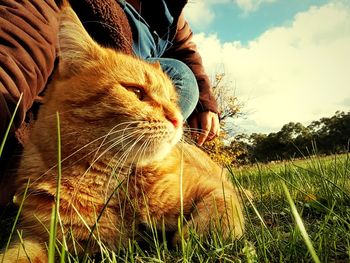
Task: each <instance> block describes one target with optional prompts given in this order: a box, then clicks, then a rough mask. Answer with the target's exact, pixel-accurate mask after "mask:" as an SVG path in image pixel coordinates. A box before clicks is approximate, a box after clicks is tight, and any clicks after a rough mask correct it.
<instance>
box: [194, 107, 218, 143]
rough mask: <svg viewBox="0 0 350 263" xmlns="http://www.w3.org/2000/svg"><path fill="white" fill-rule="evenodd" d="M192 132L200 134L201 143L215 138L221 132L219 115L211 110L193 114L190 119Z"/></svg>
mask: <svg viewBox="0 0 350 263" xmlns="http://www.w3.org/2000/svg"><path fill="white" fill-rule="evenodd" d="M188 125H189V126H190V128H191V131H192V134H198V141H197V143H198V144H199V145H202V144H203V143H204V142H205V141H210V140H212V139H214V138H215V137H216V136H218V135H219V133H220V124H219V116H218V115H217V113H214V112H211V111H205V112H198V113H194V114H192V116H191V117H190V118H189V120H188Z"/></svg>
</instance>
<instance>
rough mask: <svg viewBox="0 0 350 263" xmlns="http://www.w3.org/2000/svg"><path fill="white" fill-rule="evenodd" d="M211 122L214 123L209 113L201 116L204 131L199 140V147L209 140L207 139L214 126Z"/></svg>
mask: <svg viewBox="0 0 350 263" xmlns="http://www.w3.org/2000/svg"><path fill="white" fill-rule="evenodd" d="M211 122H212V118H211V117H210V114H209V112H203V114H201V119H200V123H201V128H202V130H201V133H200V134H199V138H198V144H199V145H202V144H203V143H204V142H205V141H206V140H207V137H208V134H209V132H210V129H211V125H212V123H211Z"/></svg>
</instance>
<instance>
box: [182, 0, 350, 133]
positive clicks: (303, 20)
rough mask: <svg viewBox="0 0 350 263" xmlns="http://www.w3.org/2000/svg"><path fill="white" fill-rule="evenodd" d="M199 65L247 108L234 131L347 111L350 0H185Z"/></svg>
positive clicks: (261, 130)
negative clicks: (217, 77)
mask: <svg viewBox="0 0 350 263" xmlns="http://www.w3.org/2000/svg"><path fill="white" fill-rule="evenodd" d="M185 16H186V19H187V20H188V22H189V23H190V25H191V28H192V30H193V32H194V37H193V41H194V42H195V43H196V44H197V47H198V50H199V52H200V54H201V56H202V59H203V63H204V67H205V69H206V71H207V73H208V75H209V76H210V77H211V79H214V77H215V75H216V74H221V73H224V74H225V77H224V81H225V83H224V84H225V85H226V86H227V87H228V89H229V92H232V94H233V95H235V96H237V98H238V100H239V101H240V103H242V104H243V105H244V106H243V108H242V112H243V115H244V117H240V118H237V119H235V120H234V121H233V123H234V129H235V130H236V132H237V133H240V132H244V133H247V134H250V133H253V132H258V133H270V132H277V131H279V130H280V129H281V127H282V126H283V125H284V124H286V123H289V122H291V121H292V122H301V123H303V124H304V125H308V124H310V123H311V122H312V121H314V120H318V119H320V118H322V117H331V116H333V115H334V114H335V112H336V111H338V110H340V111H345V112H348V111H349V110H350V1H349V0H328V1H326V0H189V3H188V4H187V6H186V8H185Z"/></svg>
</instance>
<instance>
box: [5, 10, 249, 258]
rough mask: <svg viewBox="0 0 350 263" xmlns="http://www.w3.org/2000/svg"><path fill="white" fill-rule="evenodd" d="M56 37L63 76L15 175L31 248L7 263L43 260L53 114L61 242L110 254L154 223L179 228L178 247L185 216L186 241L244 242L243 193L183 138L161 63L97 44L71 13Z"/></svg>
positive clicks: (13, 250) (52, 182)
mask: <svg viewBox="0 0 350 263" xmlns="http://www.w3.org/2000/svg"><path fill="white" fill-rule="evenodd" d="M59 39H60V52H61V53H60V63H59V68H58V72H56V74H55V76H54V78H53V80H52V82H51V85H50V87H49V88H48V90H47V93H46V94H45V101H44V104H43V105H42V107H41V109H40V112H39V116H38V120H37V122H36V123H35V126H34V128H33V131H32V134H31V138H30V143H29V144H28V145H27V146H26V148H25V152H24V156H23V159H22V161H21V165H20V170H19V173H18V179H17V194H16V196H15V202H16V203H17V204H20V203H21V201H22V199H23V193H24V192H25V190H26V188H28V189H27V194H26V196H25V200H24V205H23V208H22V212H21V217H22V220H21V223H20V225H19V226H18V229H19V231H20V232H21V233H22V238H23V246H24V247H25V250H24V249H23V246H22V245H21V244H20V243H19V242H13V244H12V245H11V246H10V249H9V250H8V251H7V253H6V255H5V262H13V261H15V260H16V259H17V257H18V258H19V259H20V260H22V261H20V262H27V260H28V258H30V259H31V262H46V261H47V256H46V255H47V249H46V246H47V244H48V238H49V235H48V229H49V226H50V220H51V213H52V207H53V206H54V204H55V201H56V189H57V174H58V167H57V160H58V159H57V158H58V157H57V156H58V154H57V152H58V146H57V145H58V136H57V121H56V112H59V117H60V133H61V149H62V150H61V151H62V177H61V184H60V188H61V190H60V200H59V201H60V207H59V220H60V223H59V227H58V233H57V238H58V240H65V243H66V245H67V247H68V249H69V250H70V251H77V252H78V253H82V252H83V251H84V250H86V249H88V251H89V252H90V253H91V254H93V253H96V252H98V251H99V244H100V243H99V242H101V243H103V244H104V245H105V246H106V247H107V248H109V249H112V250H113V249H116V248H117V247H118V246H119V245H120V244H122V245H125V244H127V243H128V239H129V238H130V239H136V240H137V238H138V227H139V226H146V227H150V226H151V225H155V226H156V227H157V228H158V229H162V226H165V230H167V231H174V232H175V236H174V239H173V242H175V243H176V242H179V240H180V233H179V232H178V218H179V216H180V214H181V211H183V214H184V218H185V219H184V221H185V222H184V228H183V234H184V236H185V237H186V236H187V235H188V228H189V227H193V228H194V229H196V231H197V233H198V234H200V235H207V234H209V231H210V229H211V227H214V228H215V227H217V228H220V229H221V231H222V233H223V235H224V236H225V237H228V236H232V237H234V238H238V237H240V236H241V235H242V233H243V229H244V227H243V224H244V219H243V215H242V211H241V206H240V203H239V200H238V196H237V193H236V191H235V189H234V188H233V186H232V185H231V183H230V182H228V181H227V180H226V179H225V176H224V175H223V170H222V168H220V167H219V166H218V165H217V164H215V163H214V162H212V161H211V160H210V159H209V157H207V155H206V154H204V153H203V152H202V151H200V150H199V149H198V148H196V147H194V146H191V145H189V144H186V143H184V142H180V138H181V137H182V122H183V119H182V117H181V113H180V111H179V108H178V107H177V104H176V101H177V97H176V92H175V89H174V87H173V86H172V83H171V81H170V80H169V79H168V77H167V76H166V75H165V74H164V73H163V72H162V71H161V68H160V66H159V65H154V64H153V65H151V64H147V63H145V62H143V61H140V60H138V59H136V58H133V57H130V56H126V55H123V54H121V53H118V52H115V51H114V50H112V49H107V48H102V47H100V46H99V45H97V44H96V43H95V42H94V41H93V40H92V39H91V38H90V37H89V35H88V34H87V33H86V31H85V30H84V28H83V26H82V25H81V23H80V21H79V19H78V18H77V16H76V15H75V13H74V12H73V10H72V9H71V8H68V7H66V8H64V9H63V11H62V15H61V22H60V33H59ZM181 208H182V209H181ZM97 221H98V223H97V226H96V222H97ZM91 232H93V234H92V235H91ZM73 240H74V241H73ZM73 243H74V248H73ZM1 257H2V256H0V260H1Z"/></svg>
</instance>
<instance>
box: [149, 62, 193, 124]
mask: <svg viewBox="0 0 350 263" xmlns="http://www.w3.org/2000/svg"><path fill="white" fill-rule="evenodd" d="M147 61H149V62H155V61H159V63H160V65H161V67H162V69H163V71H164V72H165V73H166V74H167V75H168V76H169V77H170V79H171V81H172V82H173V84H174V86H175V88H176V90H177V94H178V96H179V101H178V104H179V106H180V109H181V113H182V116H183V118H184V120H186V119H187V118H188V117H189V116H190V115H191V113H192V112H193V111H194V109H195V108H196V106H197V103H198V100H199V90H198V84H197V80H196V78H195V76H194V74H193V72H192V71H191V69H190V68H189V67H188V66H187V65H186V64H185V63H183V62H181V61H179V60H176V59H172V58H148V59H147Z"/></svg>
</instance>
